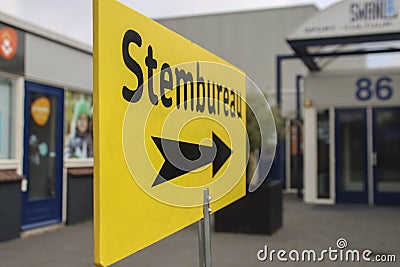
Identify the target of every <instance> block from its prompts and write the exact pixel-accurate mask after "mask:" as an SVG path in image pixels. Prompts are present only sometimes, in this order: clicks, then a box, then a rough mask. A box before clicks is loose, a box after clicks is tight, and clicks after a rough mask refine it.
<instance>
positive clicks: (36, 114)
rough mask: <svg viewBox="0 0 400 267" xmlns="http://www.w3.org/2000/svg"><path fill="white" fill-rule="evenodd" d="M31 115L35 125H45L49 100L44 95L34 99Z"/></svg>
mask: <svg viewBox="0 0 400 267" xmlns="http://www.w3.org/2000/svg"><path fill="white" fill-rule="evenodd" d="M31 115H32V118H33V120H34V121H35V122H36V124H37V125H40V126H43V125H45V124H46V123H47V121H48V120H49V117H50V100H49V99H48V98H47V97H44V96H43V97H40V98H38V99H36V100H35V101H34V102H33V103H32V105H31Z"/></svg>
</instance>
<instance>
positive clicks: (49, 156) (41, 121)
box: [28, 92, 57, 198]
mask: <svg viewBox="0 0 400 267" xmlns="http://www.w3.org/2000/svg"><path fill="white" fill-rule="evenodd" d="M56 104H57V98H56V96H51V95H45V94H41V93H33V92H32V93H30V120H29V129H30V131H29V141H28V142H29V147H28V153H29V162H28V164H29V168H28V179H29V198H37V197H48V196H54V195H55V185H54V181H55V175H56V172H55V171H56V170H55V164H56V145H57V144H56V130H57V129H56Z"/></svg>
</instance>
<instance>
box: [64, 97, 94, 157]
mask: <svg viewBox="0 0 400 267" xmlns="http://www.w3.org/2000/svg"><path fill="white" fill-rule="evenodd" d="M65 117H66V118H65V120H66V122H67V140H66V141H65V144H66V147H65V157H66V158H92V157H93V131H92V128H93V127H92V125H93V124H92V95H90V94H84V93H78V92H73V91H67V92H66V97H65Z"/></svg>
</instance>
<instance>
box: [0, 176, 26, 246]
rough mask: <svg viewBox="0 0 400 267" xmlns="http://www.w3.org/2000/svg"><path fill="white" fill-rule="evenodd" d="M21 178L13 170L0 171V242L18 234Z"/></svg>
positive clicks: (19, 227)
mask: <svg viewBox="0 0 400 267" xmlns="http://www.w3.org/2000/svg"><path fill="white" fill-rule="evenodd" d="M22 179H23V176H21V175H18V174H17V173H16V171H15V170H1V171H0V242H3V241H7V240H11V239H14V238H18V237H19V236H20V232H21V208H22V196H21V180H22Z"/></svg>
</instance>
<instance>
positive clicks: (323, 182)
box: [317, 110, 330, 198]
mask: <svg viewBox="0 0 400 267" xmlns="http://www.w3.org/2000/svg"><path fill="white" fill-rule="evenodd" d="M317 131H318V171H317V173H318V198H329V197H330V195H329V173H330V168H329V163H330V157H329V138H330V135H329V110H320V111H318V115H317Z"/></svg>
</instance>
